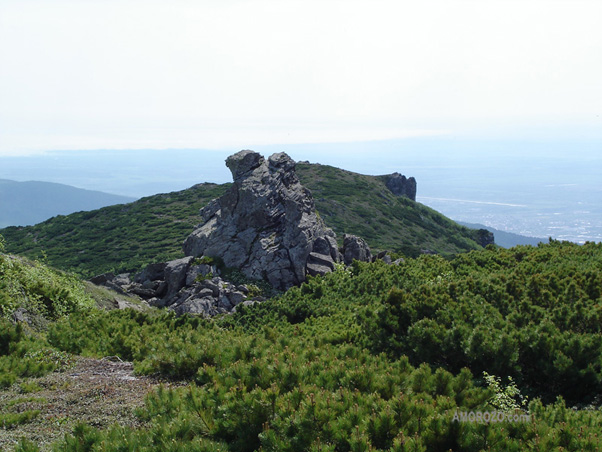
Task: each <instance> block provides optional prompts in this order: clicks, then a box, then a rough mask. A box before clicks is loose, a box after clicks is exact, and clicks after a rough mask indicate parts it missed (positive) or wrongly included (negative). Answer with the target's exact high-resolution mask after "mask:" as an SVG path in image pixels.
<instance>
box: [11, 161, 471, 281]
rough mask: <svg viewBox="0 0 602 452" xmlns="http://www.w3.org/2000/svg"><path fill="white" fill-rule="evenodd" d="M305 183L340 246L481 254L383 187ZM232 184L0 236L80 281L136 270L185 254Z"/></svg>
mask: <svg viewBox="0 0 602 452" xmlns="http://www.w3.org/2000/svg"><path fill="white" fill-rule="evenodd" d="M297 171H298V174H299V177H300V179H301V181H302V183H303V184H304V185H305V186H307V187H308V188H309V189H310V190H311V191H312V193H313V195H314V198H315V201H316V208H317V210H318V212H319V214H320V215H321V216H322V218H323V219H324V220H325V222H326V224H327V225H328V226H330V227H332V228H333V229H334V230H335V232H336V233H337V234H338V235H339V239H341V240H342V237H343V233H353V234H356V235H360V236H362V237H364V238H365V239H366V240H367V241H368V243H369V244H370V246H371V247H372V248H374V249H388V250H392V251H397V252H401V253H403V254H405V255H409V256H416V255H418V254H419V253H420V252H421V250H425V249H427V250H431V251H435V252H437V253H441V254H444V255H449V254H454V253H457V252H461V251H467V250H470V249H475V248H478V245H477V244H476V243H475V241H474V239H475V237H476V231H473V230H470V229H468V228H465V227H461V226H458V225H457V224H456V223H454V222H453V221H451V220H449V219H448V218H446V217H444V216H443V215H441V214H439V213H437V212H435V211H434V210H432V209H430V208H428V207H425V206H423V205H422V204H419V203H416V202H414V201H411V200H409V199H407V198H400V197H397V196H395V195H393V194H392V193H391V192H390V191H389V190H388V189H387V188H386V186H385V184H384V181H383V180H382V178H380V177H376V176H364V175H360V174H356V173H351V172H348V171H344V170H340V169H337V168H334V167H331V166H324V165H309V164H299V165H298V168H297ZM228 186H229V184H224V185H215V184H199V185H195V186H194V187H191V188H189V189H187V190H183V191H179V192H173V193H168V194H160V195H155V196H149V197H147V198H142V199H140V200H138V201H136V202H133V203H130V204H125V205H120V206H111V207H106V208H103V209H99V210H95V211H91V212H78V213H74V214H71V215H67V216H58V217H55V218H52V219H50V220H47V221H45V222H43V223H41V224H38V225H35V226H29V227H22V228H16V227H10V228H6V229H3V230H0V233H1V234H3V235H4V237H5V238H6V241H7V250H8V251H10V252H11V253H15V254H19V255H24V256H28V257H30V258H38V257H41V256H44V255H45V256H46V259H47V261H48V262H49V263H50V264H52V265H54V266H56V267H58V268H62V269H68V270H70V271H74V272H77V273H78V274H80V275H82V276H84V277H91V276H93V275H95V274H99V273H104V272H108V271H114V272H124V271H134V270H137V269H138V268H140V267H141V266H143V265H145V264H147V263H149V262H157V261H162V260H169V259H175V258H177V257H181V256H182V250H181V247H182V243H183V241H184V239H185V238H186V237H187V236H188V234H190V233H191V232H192V230H193V228H194V227H195V226H196V225H197V224H198V222H199V221H200V217H199V216H198V211H199V209H200V208H201V207H203V206H204V205H206V204H207V203H208V202H209V201H210V200H211V199H213V198H216V197H219V196H220V195H221V194H222V193H223V192H224V191H225V190H226V188H227V187H228Z"/></svg>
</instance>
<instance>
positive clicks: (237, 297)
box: [228, 290, 247, 306]
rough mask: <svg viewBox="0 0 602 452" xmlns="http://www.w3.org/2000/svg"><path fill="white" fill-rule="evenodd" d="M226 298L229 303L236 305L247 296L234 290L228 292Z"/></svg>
mask: <svg viewBox="0 0 602 452" xmlns="http://www.w3.org/2000/svg"><path fill="white" fill-rule="evenodd" d="M228 299H229V300H230V303H232V304H233V305H234V306H236V305H237V304H240V303H242V302H243V301H245V300H246V299H247V296H246V295H245V294H244V293H242V292H239V291H237V290H235V291H233V292H230V293H229V294H228Z"/></svg>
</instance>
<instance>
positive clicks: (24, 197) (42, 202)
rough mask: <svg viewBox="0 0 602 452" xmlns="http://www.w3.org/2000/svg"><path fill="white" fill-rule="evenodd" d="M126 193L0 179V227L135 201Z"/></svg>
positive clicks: (26, 224)
mask: <svg viewBox="0 0 602 452" xmlns="http://www.w3.org/2000/svg"><path fill="white" fill-rule="evenodd" d="M135 200H136V198H132V197H129V196H121V195H113V194H110V193H104V192H101V191H93V190H85V189H82V188H76V187H72V186H70V185H64V184H57V183H54V182H41V181H28V182H17V181H13V180H8V179H0V227H6V226H29V225H34V224H37V223H40V222H42V221H44V220H47V219H48V218H51V217H54V216H56V215H68V214H71V213H74V212H79V211H83V210H94V209H99V208H101V207H106V206H111V205H114V204H124V203H128V202H132V201H135Z"/></svg>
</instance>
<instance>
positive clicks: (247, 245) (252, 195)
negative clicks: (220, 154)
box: [184, 150, 340, 289]
mask: <svg viewBox="0 0 602 452" xmlns="http://www.w3.org/2000/svg"><path fill="white" fill-rule="evenodd" d="M226 165H227V166H228V168H229V169H230V171H231V172H232V177H233V179H234V183H233V185H232V186H231V187H230V189H229V190H228V191H227V192H226V193H225V194H224V195H223V196H222V197H221V198H219V199H216V200H213V201H212V202H211V203H209V204H208V205H207V206H206V207H205V208H203V209H202V210H201V212H200V214H201V218H202V219H203V222H202V223H201V224H200V225H199V226H198V227H197V228H196V229H195V230H194V231H193V233H192V234H190V236H189V237H188V238H187V239H186V241H185V242H184V253H185V254H186V255H187V256H195V257H197V256H203V255H205V256H211V257H219V258H221V259H222V260H223V261H224V264H225V265H226V266H228V267H235V268H238V269H240V270H241V271H242V273H243V274H245V275H246V276H247V277H249V278H253V279H265V280H267V281H268V282H269V283H270V284H271V285H272V286H274V287H276V288H278V289H288V288H289V287H292V286H294V285H297V284H300V283H302V282H303V281H304V280H305V278H306V275H307V274H308V273H310V274H323V273H325V272H327V271H330V270H332V268H334V262H336V261H338V260H340V255H339V252H338V250H337V246H336V240H335V234H334V232H333V231H332V230H331V229H329V228H327V227H326V226H325V225H324V223H323V222H322V220H321V219H320V218H319V217H318V216H317V215H316V212H315V206H314V200H313V198H312V195H311V193H310V191H309V190H308V189H306V188H305V187H304V186H303V185H301V183H300V182H299V179H298V177H297V175H296V173H295V162H294V161H293V160H292V159H291V158H290V157H289V156H288V155H287V154H285V153H277V154H273V155H272V156H270V157H269V158H268V159H267V160H266V159H264V158H263V157H262V156H261V155H260V154H259V153H257V152H253V151H248V150H247V151H241V152H238V153H237V154H234V155H232V156H230V157H228V159H227V160H226Z"/></svg>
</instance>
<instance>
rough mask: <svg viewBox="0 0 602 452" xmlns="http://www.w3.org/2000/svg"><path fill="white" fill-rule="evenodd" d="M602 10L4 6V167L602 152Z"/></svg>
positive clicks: (460, 5)
mask: <svg viewBox="0 0 602 452" xmlns="http://www.w3.org/2000/svg"><path fill="white" fill-rule="evenodd" d="M600 17H602V2H599V1H596V0H594V1H587V0H581V1H540V0H525V1H521V2H514V1H498V0H484V1H479V2H476V1H472V0H457V1H425V2H420V3H419V2H410V1H374V2H372V1H371V2H368V1H353V0H351V1H346V2H340V1H334V0H326V1H320V2H317V1H303V2H301V1H287V2H278V1H273V0H258V1H253V2H250V1H246V2H245V1H235V0H228V1H204V2H195V1H187V0H176V1H173V2H169V3H165V2H156V1H144V2H142V1H139V0H121V1H117V0H107V1H103V2H94V1H92V2H75V1H70V0H53V1H43V0H4V1H3V2H1V3H0V61H3V64H2V66H1V68H0V98H1V99H2V102H0V156H8V155H13V156H15V155H16V156H19V155H21V156H22V155H30V154H39V153H43V152H46V151H49V150H90V149H173V148H199V149H216V150H226V149H227V150H237V149H243V148H253V147H258V146H269V145H276V144H278V145H283V146H284V145H290V144H300V143H334V142H336V143H339V142H344V143H353V142H358V141H360V142H365V141H374V140H394V139H403V138H415V137H444V138H448V139H449V140H451V141H453V140H456V139H485V140H491V141H494V140H498V139H514V140H519V139H523V140H525V141H526V142H528V141H530V140H542V139H546V140H555V139H562V140H566V141H570V140H572V139H574V140H577V141H579V140H586V141H591V142H602V119H601V117H600V114H601V113H602V112H601V109H602V107H601V106H602V84H601V83H600V82H599V81H600V80H602V58H601V57H600V55H602V28H601V27H599V19H600Z"/></svg>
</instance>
